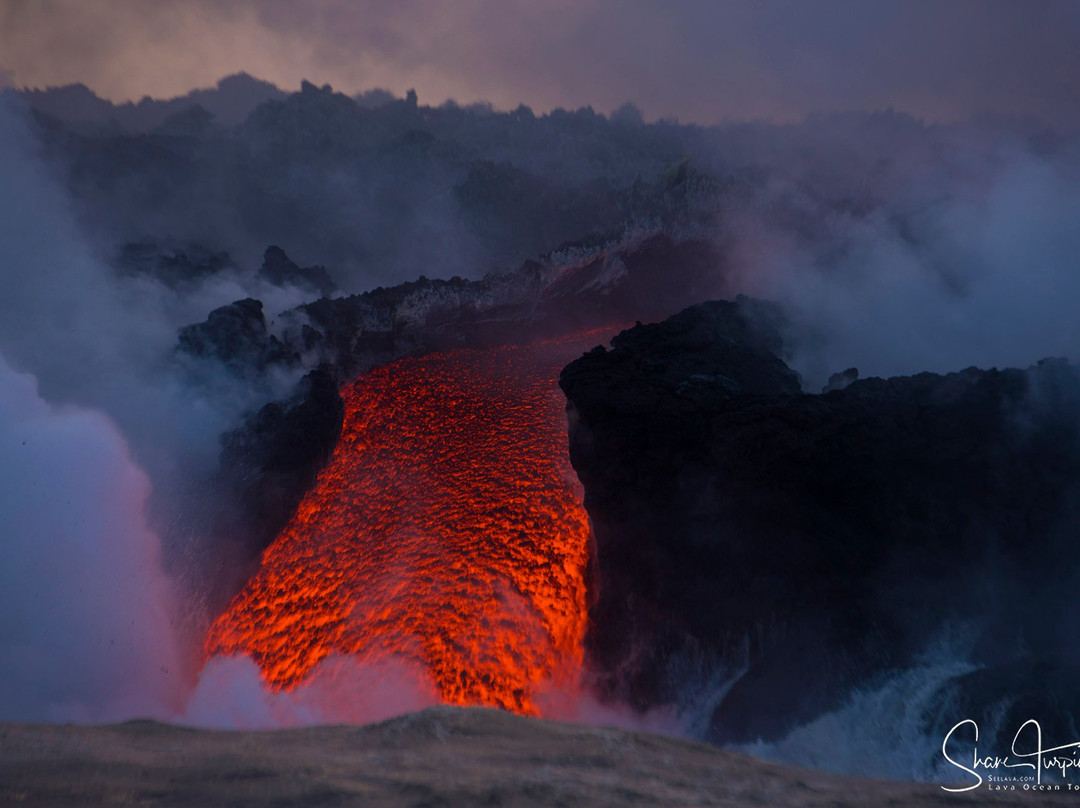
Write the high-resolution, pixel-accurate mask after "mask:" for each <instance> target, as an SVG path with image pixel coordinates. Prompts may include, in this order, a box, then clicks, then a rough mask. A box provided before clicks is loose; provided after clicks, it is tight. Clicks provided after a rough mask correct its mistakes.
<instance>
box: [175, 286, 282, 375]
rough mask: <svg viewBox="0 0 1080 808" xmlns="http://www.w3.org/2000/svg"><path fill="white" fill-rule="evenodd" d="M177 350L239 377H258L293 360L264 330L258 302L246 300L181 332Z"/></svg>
mask: <svg viewBox="0 0 1080 808" xmlns="http://www.w3.org/2000/svg"><path fill="white" fill-rule="evenodd" d="M179 349H180V351H182V352H183V353H186V354H188V355H189V356H193V357H196V358H200V359H216V360H218V361H220V362H221V363H222V364H223V365H224V366H225V367H227V368H229V369H230V370H232V371H233V372H236V373H238V374H240V375H245V374H253V373H258V372H261V371H263V370H265V369H266V368H267V367H268V366H270V365H272V364H278V363H281V364H289V363H291V362H295V361H296V357H295V355H294V354H293V353H291V352H290V351H289V350H288V348H287V347H286V346H285V345H284V344H283V343H282V342H281V340H279V339H278V338H277V337H276V336H274V335H273V334H271V333H270V332H269V330H268V329H267V326H266V317H265V316H264V315H263V304H262V301H260V300H253V299H252V298H245V299H244V300H237V301H236V302H234V303H229V304H228V305H227V306H221V307H220V308H217V309H214V310H213V311H212V312H210V314H209V315H208V316H207V318H206V320H205V321H204V322H201V323H195V324H193V325H189V326H184V327H183V328H182V329H180V334H179Z"/></svg>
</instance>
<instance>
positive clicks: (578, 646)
mask: <svg viewBox="0 0 1080 808" xmlns="http://www.w3.org/2000/svg"><path fill="white" fill-rule="evenodd" d="M606 333H610V332H605V333H604V334H603V335H604V336H606ZM600 336H601V335H600V334H597V333H590V334H583V335H577V336H576V337H573V338H564V339H560V340H549V341H545V342H541V343H536V344H533V345H529V346H506V347H500V348H494V349H489V350H484V351H473V350H459V351H452V352H448V353H441V354H431V355H428V356H424V357H421V358H414V359H403V360H399V361H397V362H393V363H391V364H389V365H386V366H384V367H381V368H378V369H376V370H373V371H371V372H370V373H368V374H366V375H365V376H362V377H361V378H359V379H358V380H357V381H356V382H354V383H353V384H352V385H351V386H349V387H348V388H346V389H345V390H344V391H343V392H342V397H343V398H344V400H345V408H346V413H345V424H344V428H343V430H342V435H341V439H340V441H339V443H338V446H337V449H336V450H335V452H334V456H333V457H332V458H331V460H330V462H329V464H328V465H327V467H326V468H325V469H324V470H323V471H322V473H321V474H320V476H319V479H318V482H317V483H316V485H315V487H314V488H313V489H312V490H311V491H310V492H309V493H308V494H307V496H306V497H305V498H304V499H303V501H302V502H301V504H300V507H299V509H298V511H297V513H296V515H295V516H294V517H293V519H292V521H291V522H290V523H289V525H288V526H287V527H286V528H285V530H284V531H283V532H282V533H281V535H279V536H278V537H277V539H275V541H274V542H273V543H272V544H271V545H270V547H268V548H267V550H266V552H265V553H264V555H263V558H262V563H261V566H260V569H259V570H258V572H257V573H256V574H255V576H254V577H253V578H252V579H251V580H250V581H249V582H248V584H247V586H246V587H245V588H244V590H243V591H241V592H240V593H239V594H238V595H237V596H236V598H235V599H234V600H233V602H232V603H231V604H230V606H229V608H228V609H227V610H226V612H225V613H224V614H223V615H221V616H220V617H219V618H218V620H217V621H216V622H215V623H214V625H213V626H212V628H211V630H210V632H209V634H208V636H207V639H206V643H205V648H204V650H205V652H206V654H207V656H212V655H217V654H222V655H224V654H248V655H250V656H251V657H252V658H253V659H254V660H255V661H256V662H257V663H258V664H259V665H260V666H261V668H262V671H263V674H264V676H265V678H266V680H267V682H268V683H269V684H270V686H272V687H274V688H278V689H290V688H292V687H294V686H295V685H297V684H298V683H300V682H301V681H302V680H303V679H304V678H305V676H307V675H308V674H309V673H310V672H311V671H312V669H313V668H314V666H315V665H316V664H317V663H318V662H319V661H320V660H321V659H323V658H324V657H326V656H328V655H330V654H333V653H338V654H354V655H357V656H359V657H361V658H362V659H365V660H380V659H386V658H387V657H392V656H393V657H398V658H405V659H407V660H411V661H413V662H415V663H419V664H420V665H422V666H423V667H424V669H425V670H426V671H427V672H428V673H429V675H430V676H431V678H432V680H433V681H434V683H435V685H436V686H437V688H438V689H439V691H440V692H441V696H442V698H443V699H444V700H445V701H446V702H448V703H451V704H478V705H488V706H498V707H503V708H507V709H511V710H515V711H517V712H521V713H526V714H535V713H536V711H537V709H536V702H535V698H534V697H535V695H536V692H537V688H538V687H539V686H541V685H543V684H545V683H552V682H555V683H557V682H563V683H566V682H569V681H570V680H571V679H572V677H573V676H574V675H575V674H576V673H577V672H578V671H579V670H580V665H581V661H582V654H583V651H582V641H583V637H584V633H585V621H586V600H585V598H586V592H585V570H586V566H587V563H588V552H589V550H588V541H589V526H588V519H587V516H586V514H585V510H584V508H583V507H582V505H581V497H580V488H579V485H578V482H577V478H576V477H575V475H574V473H573V470H572V469H571V467H570V464H569V460H568V459H567V437H566V421H565V415H564V410H563V399H562V396H561V394H560V393H559V391H558V388H557V386H556V379H557V377H558V373H559V369H560V368H561V367H562V366H563V365H565V364H566V363H567V362H568V361H569V360H570V359H572V358H574V357H575V356H576V355H578V354H579V353H580V352H581V350H582V349H583V348H586V347H589V346H591V345H595V344H597V342H599V341H600Z"/></svg>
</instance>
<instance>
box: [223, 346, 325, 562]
mask: <svg viewBox="0 0 1080 808" xmlns="http://www.w3.org/2000/svg"><path fill="white" fill-rule="evenodd" d="M344 418H345V405H344V404H343V402H342V400H341V396H340V395H339V394H338V379H337V377H336V374H335V372H334V370H333V369H332V368H330V367H329V366H325V365H324V366H321V367H318V368H316V369H315V370H313V371H311V372H310V373H308V374H307V375H306V376H305V377H304V378H303V379H301V381H300V383H299V384H298V385H297V387H296V390H295V391H294V392H293V394H292V395H291V396H290V397H289V398H287V399H285V400H283V401H275V402H271V403H269V404H267V405H265V406H264V407H262V408H261V409H260V410H259V411H258V412H256V413H254V414H253V415H252V416H251V417H250V418H248V419H247V420H246V421H245V423H244V424H243V425H242V426H240V427H239V428H237V429H235V430H233V431H232V432H228V433H226V434H225V435H223V436H222V440H221V443H222V452H221V468H220V472H219V475H218V480H217V486H216V487H217V489H218V491H219V493H221V494H223V495H224V499H223V502H224V503H225V505H224V507H223V509H222V512H221V514H220V515H219V517H218V519H217V524H216V526H215V528H214V531H215V532H216V533H218V534H219V535H222V536H224V537H226V538H227V539H228V540H229V541H230V542H232V543H233V545H234V547H235V548H236V549H237V550H238V554H239V556H240V557H241V558H240V560H241V561H245V562H250V561H252V560H254V559H256V558H258V555H259V553H260V552H261V551H262V550H263V548H265V547H266V545H268V544H269V543H270V541H271V540H272V539H273V538H274V537H275V536H276V535H277V534H278V533H279V532H280V531H281V529H282V528H283V527H284V526H285V523H286V522H288V520H289V518H290V517H291V516H292V515H293V513H294V512H295V511H296V507H297V505H299V503H300V499H301V497H303V495H304V493H305V492H306V491H307V490H308V489H309V488H311V486H312V485H313V484H314V482H315V478H316V476H317V475H318V473H319V470H320V469H321V468H322V467H323V466H324V465H326V462H327V460H329V458H330V454H331V453H332V452H333V450H334V446H335V445H337V441H338V437H339V435H340V434H341V425H342V423H343V421H344Z"/></svg>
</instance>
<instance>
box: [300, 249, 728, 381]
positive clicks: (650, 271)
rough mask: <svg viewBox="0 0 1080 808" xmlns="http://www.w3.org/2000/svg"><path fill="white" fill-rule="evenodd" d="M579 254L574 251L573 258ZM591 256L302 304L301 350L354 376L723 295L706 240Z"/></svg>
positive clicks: (719, 269)
mask: <svg viewBox="0 0 1080 808" xmlns="http://www.w3.org/2000/svg"><path fill="white" fill-rule="evenodd" d="M574 252H575V248H567V249H566V250H565V253H564V254H566V255H570V256H572V255H573V253H574ZM580 252H581V254H582V257H580V258H578V259H576V260H574V258H572V257H568V258H563V259H562V260H561V261H560V260H559V259H557V258H553V259H549V261H550V262H549V263H547V264H541V263H539V262H536V261H528V262H526V263H525V264H524V265H523V266H522V267H521V268H520V269H518V270H516V271H513V272H508V273H505V274H499V275H489V276H487V277H486V278H483V279H482V280H479V281H468V280H464V279H462V278H457V277H455V278H451V279H450V280H445V281H444V280H430V279H428V278H424V277H421V278H420V279H419V280H416V281H411V282H408V283H403V284H399V285H398V286H394V287H390V288H382V287H380V288H378V289H374V290H372V291H370V292H365V293H364V294H361V295H351V296H349V297H341V298H332V299H330V298H326V299H322V300H317V301H315V302H313V303H309V304H306V305H304V306H301V307H300V308H299V309H298V312H300V313H302V314H303V315H304V318H303V326H302V328H300V329H299V331H297V332H294V333H292V335H291V340H292V341H291V343H290V344H291V345H293V347H294V349H295V350H298V351H301V352H307V351H312V350H315V351H318V352H319V353H320V354H321V356H322V357H323V359H324V361H328V362H332V363H334V364H335V365H337V366H338V367H339V368H341V370H342V372H343V373H345V374H346V375H355V374H356V373H357V372H362V371H364V370H367V369H369V368H371V367H374V366H376V365H380V364H384V363H386V362H389V361H391V360H392V359H396V358H398V357H400V356H404V355H407V354H410V353H416V352H422V351H433V350H447V349H450V348H460V347H482V346H485V345H497V344H505V343H510V342H527V341H529V340H533V339H536V338H540V337H551V336H556V335H559V334H566V333H570V332H575V331H580V330H583V329H590V328H598V327H601V326H605V325H607V326H620V325H623V324H625V323H627V322H631V321H633V320H635V319H646V320H649V319H658V318H662V317H666V316H668V315H669V314H671V313H673V312H675V311H678V310H679V309H680V308H682V307H683V306H685V305H687V304H688V303H691V302H694V301H695V300H699V299H700V298H701V297H704V296H707V294H708V292H710V291H713V290H715V289H717V288H722V284H723V280H724V274H723V273H724V263H723V261H722V259H721V257H720V256H719V255H718V254H717V252H716V251H715V250H714V249H713V248H712V247H710V245H708V244H706V243H705V242H701V241H696V240H685V241H675V240H673V239H672V238H670V237H669V236H667V235H665V234H663V233H655V234H653V235H651V236H649V237H647V238H644V239H643V240H641V241H640V242H630V243H628V244H625V245H623V246H621V247H612V248H609V249H591V250H590V249H588V248H584V247H582V248H580Z"/></svg>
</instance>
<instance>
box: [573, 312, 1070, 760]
mask: <svg viewBox="0 0 1080 808" xmlns="http://www.w3.org/2000/svg"><path fill="white" fill-rule="evenodd" d="M777 324H778V315H777V313H776V312H775V311H774V310H772V309H771V308H770V307H768V306H766V305H763V304H760V303H756V302H754V301H751V300H748V299H745V298H740V299H738V300H737V301H736V302H718V303H707V304H702V305H699V306H695V307H693V308H691V309H687V310H685V311H683V312H682V313H680V314H678V315H676V316H674V317H671V318H670V319H669V320H667V321H665V322H663V323H660V324H656V325H646V326H641V325H639V326H638V327H636V328H633V329H631V330H629V331H626V332H623V333H622V334H620V335H619V336H618V337H616V338H615V339H614V340H613V342H612V345H613V349H612V350H610V351H608V350H604V349H603V348H597V349H594V350H593V351H591V352H590V353H588V354H586V355H585V356H583V357H582V358H581V359H579V360H577V361H575V362H573V363H572V364H570V365H569V366H568V367H567V368H566V369H565V370H564V371H563V373H562V376H561V380H560V383H561V385H562V388H563V390H564V391H565V392H566V395H567V399H568V409H569V414H570V425H571V426H570V457H571V461H572V463H573V466H574V468H575V469H576V470H577V473H578V476H579V478H580V479H581V482H582V483H583V485H584V487H585V506H586V509H587V510H588V512H589V516H590V519H591V522H592V526H593V530H594V535H595V547H596V558H595V570H596V586H595V592H594V595H595V602H594V604H593V606H592V608H591V611H590V621H589V628H588V633H587V637H586V654H587V663H588V664H590V665H591V666H592V668H593V669H594V670H595V671H596V672H597V673H596V675H597V682H598V687H599V689H600V690H601V691H602V692H603V693H605V694H606V695H607V696H608V697H610V698H615V699H619V700H625V701H627V702H629V703H630V704H632V705H634V706H635V707H637V708H640V709H644V708H647V707H650V706H654V705H657V704H661V703H672V702H677V701H678V700H679V696H680V693H679V691H680V688H682V687H685V686H686V678H685V676H683V675H681V674H680V673H679V672H680V670H683V671H684V670H685V669H686V668H687V666H690V665H692V664H693V663H698V664H700V663H702V662H704V663H705V664H706V666H711V667H712V668H713V669H718V668H723V667H725V666H726V667H727V668H728V669H729V670H730V671H732V672H733V673H732V676H731V678H732V679H733V680H734V684H733V685H732V686H731V688H730V690H729V691H727V692H726V694H725V695H724V697H723V698H721V699H720V700H719V704H718V706H717V707H716V709H715V712H714V713H713V715H712V720H711V730H710V737H712V738H713V739H714V740H719V741H743V740H751V739H753V738H776V737H778V736H780V735H782V734H784V733H785V732H786V731H787V730H789V729H790V728H792V727H793V726H795V725H799V724H802V723H805V722H806V721H808V720H810V719H812V718H813V717H815V716H817V715H820V714H821V713H823V712H825V711H828V710H831V709H833V708H835V707H837V706H838V705H839V704H840V703H841V702H842V700H843V698H844V697H845V696H846V695H849V694H850V693H851V691H852V688H854V687H857V686H860V685H863V684H866V683H869V682H871V681H872V679H873V677H878V678H879V679H880V676H883V675H887V673H888V672H889V671H894V670H896V669H899V668H902V667H904V666H907V665H910V664H912V663H913V661H914V660H916V659H917V657H918V656H919V654H921V653H923V652H924V651H925V650H926V648H927V645H928V644H929V643H930V642H931V640H932V638H933V637H934V636H935V635H936V634H937V633H939V632H940V631H942V630H943V629H944V628H945V627H946V626H948V625H953V626H956V625H964V626H967V627H968V628H969V630H971V631H972V632H973V640H972V648H971V649H970V653H971V661H972V663H973V665H976V666H982V670H981V671H979V672H978V673H976V674H972V677H971V678H967V679H965V680H964V681H962V682H959V683H958V684H959V685H960V686H961V689H962V692H963V697H962V699H961V702H962V704H963V707H964V710H965V711H966V712H969V713H972V714H978V711H980V710H982V711H983V712H985V711H987V710H988V709H989V706H990V705H992V704H995V703H999V702H1000V701H1001V700H1002V699H1006V698H1007V697H1016V696H1020V695H1026V696H1030V695H1031V694H1030V693H1029V692H1027V691H1029V690H1030V681H1029V680H1027V679H1024V677H1023V675H1022V674H1018V673H1017V671H1018V670H1021V669H1023V670H1028V671H1030V670H1031V669H1032V666H1040V665H1041V666H1042V668H1041V669H1042V670H1043V671H1044V673H1045V672H1047V671H1050V670H1051V669H1052V670H1053V671H1054V672H1055V673H1054V676H1053V677H1052V678H1053V680H1054V681H1057V682H1059V683H1060V682H1061V681H1066V680H1068V679H1069V678H1070V676H1071V675H1072V674H1068V673H1063V672H1065V671H1072V673H1075V670H1076V669H1075V667H1074V666H1075V664H1076V662H1077V661H1078V654H1077V649H1076V646H1075V643H1073V642H1072V641H1071V636H1072V630H1071V627H1070V626H1071V622H1072V620H1071V619H1070V615H1072V614H1073V613H1074V612H1075V607H1073V606H1072V605H1071V597H1070V596H1069V594H1068V593H1069V592H1070V591H1071V589H1072V586H1073V584H1074V583H1075V577H1076V576H1075V574H1073V573H1070V572H1067V571H1066V570H1067V567H1065V566H1063V565H1062V564H1061V563H1060V561H1061V559H1062V558H1068V557H1069V554H1070V549H1071V546H1072V542H1073V539H1074V536H1075V528H1076V526H1077V524H1078V522H1077V519H1076V513H1075V508H1074V506H1073V505H1072V504H1071V503H1072V500H1073V495H1074V494H1075V491H1076V490H1077V489H1076V486H1077V484H1078V483H1080V438H1078V430H1077V425H1078V418H1077V413H1080V406H1078V402H1080V397H1078V390H1080V384H1078V378H1077V372H1076V369H1075V368H1074V367H1073V366H1071V365H1069V364H1068V363H1066V362H1064V361H1060V360H1045V361H1043V362H1042V363H1040V364H1039V365H1038V366H1037V367H1033V368H1029V369H1028V370H1004V371H999V370H977V369H974V368H971V369H968V370H964V371H962V372H959V373H952V374H949V375H946V376H938V375H932V374H925V373H924V374H920V375H917V376H912V377H903V378H893V379H887V380H886V379H876V378H874V379H865V380H858V381H851V378H852V377H853V376H854V375H855V374H853V373H848V374H847V378H846V379H836V380H834V382H835V383H834V384H832V385H831V387H832V388H834V389H832V390H831V391H830V392H827V393H825V394H822V395H809V394H805V393H803V392H801V391H800V389H799V384H798V380H797V377H796V375H795V374H794V373H793V372H792V371H791V370H790V369H789V368H788V367H787V366H786V365H785V364H784V362H783V361H782V360H781V359H780V358H779V356H778V353H779V352H780V351H781V350H782V347H783V346H782V340H781V338H780V335H779V330H778V327H777ZM849 381H850V382H851V383H849V384H847V385H846V386H844V385H843V384H842V383H841V382H849ZM994 671H997V673H994ZM1021 680H1022V681H1027V682H1028V685H1027V690H1026V691H1024V693H1009V692H1008V689H1009V687H1010V683H1011V684H1012V685H1015V684H1016V683H1017V682H1018V681H1021ZM1040 681H1044V682H1046V683H1047V687H1048V690H1047V691H1046V693H1045V694H1043V696H1042V697H1041V698H1034V699H1032V698H1028V700H1027V702H1026V703H1025V705H1024V709H1026V710H1032V709H1035V707H1037V706H1039V705H1040V704H1041V706H1042V707H1044V708H1045V707H1047V706H1048V705H1049V704H1050V703H1051V702H1052V701H1053V699H1055V698H1058V696H1059V695H1060V694H1061V693H1062V692H1064V690H1065V689H1067V688H1058V689H1056V690H1055V689H1054V688H1052V687H1051V685H1050V681H1051V677H1041V678H1040ZM1051 691H1054V692H1053V694H1052V693H1051ZM1069 698H1070V699H1072V701H1075V699H1073V698H1072V697H1071V696H1070V697H1069ZM1062 704H1063V702H1062V701H1060V700H1059V701H1058V704H1057V706H1056V707H1055V708H1054V709H1047V710H1045V711H1044V712H1045V713H1046V715H1045V718H1044V720H1046V721H1055V722H1059V721H1060V720H1061V716H1062V710H1061V709H1060V707H1061V705H1062ZM1050 713H1052V714H1053V715H1050ZM961 717H962V718H963V717H973V715H965V716H961ZM1030 717H1032V716H1031V715H1026V716H1025V718H1030ZM945 718H946V716H939V717H936V718H935V717H928V719H927V720H928V721H933V720H941V721H944V720H945ZM948 726H951V724H948ZM946 728H947V727H946ZM1010 734H1011V733H1010Z"/></svg>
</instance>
